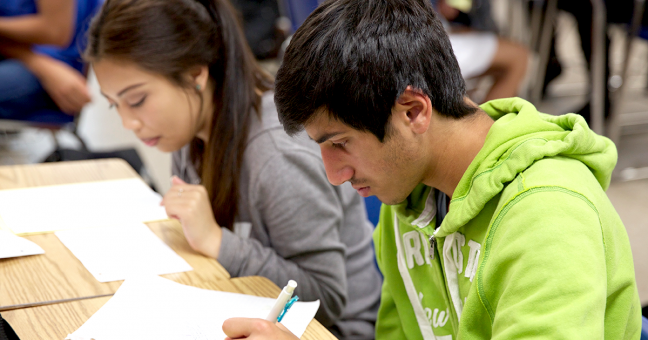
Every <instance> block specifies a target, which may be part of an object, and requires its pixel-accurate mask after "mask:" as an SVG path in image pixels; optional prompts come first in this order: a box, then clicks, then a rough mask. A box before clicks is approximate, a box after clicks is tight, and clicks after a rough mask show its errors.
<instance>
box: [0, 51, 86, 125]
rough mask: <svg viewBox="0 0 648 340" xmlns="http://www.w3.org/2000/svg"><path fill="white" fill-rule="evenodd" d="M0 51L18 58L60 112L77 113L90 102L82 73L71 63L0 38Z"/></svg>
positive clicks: (0, 53)
mask: <svg viewBox="0 0 648 340" xmlns="http://www.w3.org/2000/svg"><path fill="white" fill-rule="evenodd" d="M0 55H3V56H4V57H5V58H12V59H17V60H20V61H21V62H22V63H23V64H24V65H25V66H26V67H27V68H28V69H29V70H30V71H31V72H32V73H33V74H34V75H35V76H36V77H37V78H38V79H39V80H40V82H41V85H42V86H43V88H44V89H45V91H47V93H48V94H49V95H50V97H52V100H54V102H55V103H56V105H58V107H59V108H60V109H61V110H62V111H63V112H65V113H68V114H76V113H79V112H80V111H81V109H82V108H83V106H84V105H85V104H87V103H88V102H90V99H91V98H90V92H89V91H88V88H87V86H86V79H85V77H84V76H83V75H82V74H81V73H79V71H77V70H75V69H74V68H72V67H71V66H69V65H67V64H65V63H63V62H61V61H58V60H56V59H54V58H51V57H49V56H47V55H44V54H39V53H35V52H34V51H32V50H31V48H30V47H29V45H27V44H19V43H15V42H13V41H9V40H6V39H0Z"/></svg>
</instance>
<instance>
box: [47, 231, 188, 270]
mask: <svg viewBox="0 0 648 340" xmlns="http://www.w3.org/2000/svg"><path fill="white" fill-rule="evenodd" d="M55 234H56V236H58V238H59V239H60V240H61V242H62V243H63V244H64V245H65V246H66V247H67V248H68V249H70V251H71V252H72V253H73V254H74V256H76V257H77V258H78V259H79V261H81V263H83V265H84V266H85V267H86V269H88V271H89V272H90V273H91V274H92V276H94V277H95V278H96V279H97V280H98V281H99V282H110V281H117V280H124V279H126V278H128V277H130V276H133V275H142V274H153V275H161V274H170V273H178V272H186V271H189V270H193V268H191V266H190V265H189V264H188V263H187V261H185V260H184V259H183V258H182V257H180V256H179V255H178V254H176V253H175V252H174V251H173V250H172V249H171V248H169V246H167V245H166V244H165V243H164V242H162V240H160V238H159V237H157V235H155V234H154V233H153V232H152V231H151V230H150V229H149V228H148V227H147V226H146V225H144V224H142V223H131V224H128V225H125V226H118V227H108V228H95V229H79V230H64V231H57V232H56V233H55Z"/></svg>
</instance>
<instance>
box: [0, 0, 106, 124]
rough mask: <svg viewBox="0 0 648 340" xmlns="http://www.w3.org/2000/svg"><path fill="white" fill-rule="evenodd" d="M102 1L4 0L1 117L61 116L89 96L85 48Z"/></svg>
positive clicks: (0, 31)
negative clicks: (82, 54)
mask: <svg viewBox="0 0 648 340" xmlns="http://www.w3.org/2000/svg"><path fill="white" fill-rule="evenodd" d="M101 1H102V0H2V1H0V119H12V120H14V119H16V120H26V119H29V117H30V116H31V115H32V114H33V113H36V112H39V111H42V110H50V111H51V112H52V115H54V116H53V117H50V119H52V120H57V117H56V116H57V113H59V114H60V115H63V116H64V114H63V113H60V111H63V112H64V113H65V114H69V115H74V114H78V113H79V112H80V111H81V109H82V108H83V106H84V105H85V104H86V103H88V102H89V101H90V94H89V92H88V89H87V87H86V79H85V75H84V64H83V62H82V60H81V57H80V51H81V50H82V49H83V42H84V38H85V31H86V29H87V26H88V22H89V20H90V18H91V17H92V16H93V15H94V13H95V12H96V10H97V9H98V8H99V6H100V4H101Z"/></svg>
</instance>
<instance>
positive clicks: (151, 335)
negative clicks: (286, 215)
mask: <svg viewBox="0 0 648 340" xmlns="http://www.w3.org/2000/svg"><path fill="white" fill-rule="evenodd" d="M273 304H274V299H270V298H261V297H256V296H250V295H243V294H235V293H226V292H218V291H211V290H205V289H200V288H195V287H190V286H185V285H182V284H179V283H176V282H173V281H170V280H166V279H163V278H161V277H157V276H149V277H139V278H132V279H128V280H126V281H125V282H124V283H123V284H122V286H121V287H120V288H119V290H117V293H115V295H114V296H113V297H112V298H111V299H110V300H109V301H108V302H107V303H106V304H105V305H104V306H103V307H101V309H99V311H97V312H96V313H95V314H94V315H93V316H92V317H91V318H90V319H88V320H87V321H86V322H85V323H84V324H83V325H82V326H81V327H80V328H79V329H78V330H77V331H76V332H74V333H72V334H70V335H68V337H67V338H66V339H71V340H88V339H92V338H94V339H98V340H99V339H101V340H113V339H114V340H116V339H120V340H130V339H133V340H135V339H137V340H140V339H157V340H164V339H173V340H197V339H201V340H203V339H204V340H207V339H215V340H216V339H217V340H222V339H225V334H224V333H223V331H222V326H223V322H224V321H225V320H227V319H229V318H232V317H249V318H265V317H266V315H267V314H268V312H269V311H270V308H271V307H272V305H273ZM318 308H319V300H318V301H315V302H297V303H295V304H294V305H293V306H292V308H291V309H290V310H289V311H288V312H287V313H286V316H285V317H284V319H283V321H282V322H281V323H282V324H283V325H284V326H286V327H287V328H288V329H289V330H290V331H291V332H293V333H294V334H295V335H297V336H298V337H301V336H302V334H304V331H305V330H306V327H307V326H308V324H309V323H310V321H311V320H312V319H313V317H314V316H315V313H316V312H317V309H318Z"/></svg>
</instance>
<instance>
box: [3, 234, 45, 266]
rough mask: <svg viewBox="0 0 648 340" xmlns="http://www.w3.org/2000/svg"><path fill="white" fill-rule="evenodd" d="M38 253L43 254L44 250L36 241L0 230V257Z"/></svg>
mask: <svg viewBox="0 0 648 340" xmlns="http://www.w3.org/2000/svg"><path fill="white" fill-rule="evenodd" d="M38 254H45V251H44V250H43V248H41V247H39V246H38V245H37V244H36V243H34V242H32V241H29V240H26V239H24V238H22V237H18V236H16V235H14V234H12V233H10V232H8V231H5V230H0V259H6V258H9V257H18V256H27V255H38Z"/></svg>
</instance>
